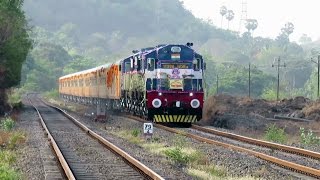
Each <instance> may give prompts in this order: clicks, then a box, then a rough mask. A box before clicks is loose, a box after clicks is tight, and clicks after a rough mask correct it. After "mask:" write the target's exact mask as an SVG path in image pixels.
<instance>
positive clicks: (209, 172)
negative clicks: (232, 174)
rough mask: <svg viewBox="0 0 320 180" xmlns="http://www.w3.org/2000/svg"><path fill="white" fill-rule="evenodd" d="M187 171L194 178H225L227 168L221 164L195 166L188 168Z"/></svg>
mask: <svg viewBox="0 0 320 180" xmlns="http://www.w3.org/2000/svg"><path fill="white" fill-rule="evenodd" d="M188 172H189V174H190V175H191V176H193V177H195V178H196V179H217V178H219V179H226V177H227V169H226V168H225V167H222V166H213V165H208V166H197V167H196V168H189V169H188Z"/></svg>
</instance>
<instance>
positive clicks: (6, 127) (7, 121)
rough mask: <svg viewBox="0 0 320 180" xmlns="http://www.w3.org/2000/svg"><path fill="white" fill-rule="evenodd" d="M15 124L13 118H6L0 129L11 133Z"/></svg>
mask: <svg viewBox="0 0 320 180" xmlns="http://www.w3.org/2000/svg"><path fill="white" fill-rule="evenodd" d="M14 125H15V122H14V121H13V120H12V119H11V118H5V119H3V120H2V121H1V124H0V127H1V128H2V129H3V130H5V131H11V130H12V129H13V127H14Z"/></svg>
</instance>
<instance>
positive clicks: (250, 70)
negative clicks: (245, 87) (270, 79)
mask: <svg viewBox="0 0 320 180" xmlns="http://www.w3.org/2000/svg"><path fill="white" fill-rule="evenodd" d="M250 96H251V64H250V63H249V98H250Z"/></svg>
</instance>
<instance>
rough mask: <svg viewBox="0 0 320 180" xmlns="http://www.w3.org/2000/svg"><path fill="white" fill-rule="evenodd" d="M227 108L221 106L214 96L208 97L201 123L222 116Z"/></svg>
mask: <svg viewBox="0 0 320 180" xmlns="http://www.w3.org/2000/svg"><path fill="white" fill-rule="evenodd" d="M226 111H227V107H226V106H225V105H223V104H222V103H221V102H219V100H217V98H216V97H215V96H210V97H209V98H208V99H207V100H206V101H205V103H204V107H203V121H205V122H206V121H209V120H210V119H212V118H213V117H214V116H215V115H217V114H223V113H224V112H226Z"/></svg>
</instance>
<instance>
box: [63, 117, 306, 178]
mask: <svg viewBox="0 0 320 180" xmlns="http://www.w3.org/2000/svg"><path fill="white" fill-rule="evenodd" d="M69 113H70V114H71V115H72V116H74V117H76V118H77V119H78V120H80V121H81V122H82V123H84V124H86V125H88V126H89V128H91V129H93V130H95V131H96V132H97V133H98V134H99V135H101V136H103V137H104V138H106V139H107V140H109V141H111V142H113V143H115V144H116V145H117V146H119V147H121V148H122V149H126V151H127V152H128V153H130V154H131V155H133V156H134V157H135V158H136V159H138V160H139V161H141V162H142V163H144V164H145V165H147V166H148V167H150V168H151V169H153V170H154V171H156V172H157V173H158V174H160V175H161V176H162V177H164V178H165V179H195V178H193V177H192V176H190V175H188V173H187V169H186V168H185V167H183V166H179V165H177V164H172V163H170V162H168V159H167V158H166V157H164V156H159V155H155V154H154V153H152V152H149V151H148V150H146V149H145V148H143V147H141V146H139V145H137V144H135V143H130V142H128V140H125V139H122V138H119V137H117V136H114V133H117V132H120V131H129V132H130V131H132V130H134V129H141V130H142V127H143V124H142V123H141V122H137V121H134V120H131V119H128V118H125V117H121V116H110V117H109V118H108V119H107V121H106V122H105V123H100V122H94V121H92V119H91V118H90V117H85V116H82V115H80V114H78V113H74V112H69ZM176 136H177V135H175V134H173V133H170V132H168V131H165V130H162V129H158V128H156V127H154V137H156V138H157V139H158V141H159V142H161V143H163V144H167V145H166V146H174V145H175V143H176V141H175V140H174V139H175V137H176ZM185 141H186V142H185V144H186V146H188V147H192V148H195V149H197V150H199V151H201V152H203V153H204V154H206V156H207V158H208V163H209V164H212V165H216V166H219V167H225V169H226V171H227V175H228V176H229V177H236V178H237V177H247V176H252V177H255V178H261V179H277V180H282V179H283V180H284V179H285V180H287V179H312V178H309V177H308V176H304V175H301V174H299V173H295V172H292V171H290V170H287V169H283V168H280V167H278V166H276V165H274V164H272V163H269V162H267V161H264V160H261V159H259V158H256V157H254V156H251V155H248V154H246V153H241V152H236V151H233V150H230V149H226V148H223V147H220V146H214V145H210V144H205V143H202V142H199V141H197V140H194V139H191V138H185Z"/></svg>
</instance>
